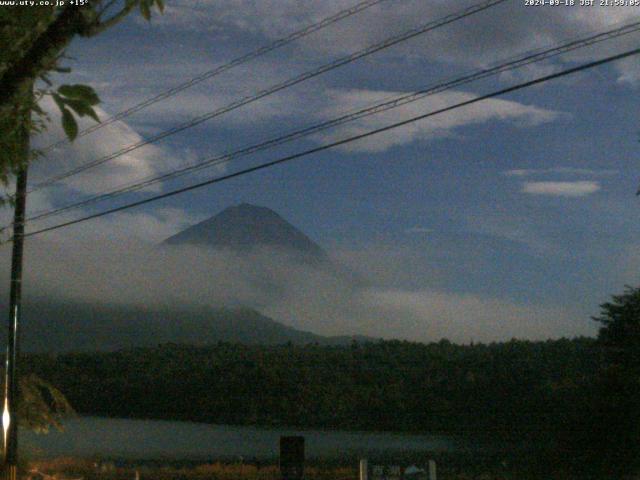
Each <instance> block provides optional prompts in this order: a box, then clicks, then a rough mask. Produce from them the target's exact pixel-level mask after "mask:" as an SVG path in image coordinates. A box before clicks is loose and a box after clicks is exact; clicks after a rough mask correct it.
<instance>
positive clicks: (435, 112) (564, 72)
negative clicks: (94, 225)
mask: <svg viewBox="0 0 640 480" xmlns="http://www.w3.org/2000/svg"><path fill="white" fill-rule="evenodd" d="M639 53H640V48H635V49H631V50H627V51H625V52H622V53H619V54H615V55H611V56H608V57H605V58H602V59H599V60H595V61H592V62H588V63H584V64H582V65H578V66H576V67H572V68H568V69H565V70H561V71H559V72H556V73H552V74H549V75H544V76H541V77H538V78H535V79H533V80H529V81H526V82H521V83H518V84H516V85H512V86H510V87H506V88H502V89H499V90H496V91H494V92H491V93H488V94H485V95H481V96H478V97H475V98H472V99H469V100H465V101H462V102H458V103H456V104H454V105H450V106H448V107H444V108H440V109H437V110H433V111H430V112H427V113H423V114H421V115H417V116H413V117H411V118H408V119H405V120H402V121H399V122H394V123H392V124H389V125H386V126H384V127H380V128H376V129H374V130H370V131H368V132H365V133H361V134H358V135H353V136H350V137H347V138H344V139H341V140H338V141H335V142H331V143H328V144H325V145H321V146H318V147H315V148H311V149H308V150H305V151H302V152H299V153H295V154H292V155H287V156H285V157H281V158H278V159H276V160H272V161H270V162H266V163H262V164H260V165H256V166H253V167H249V168H246V169H243V170H240V171H236V172H233V173H230V174H226V175H223V176H219V177H214V178H210V179H208V180H205V181H202V182H198V183H195V184H192V185H189V186H186V187H182V188H179V189H176V190H172V191H170V192H165V193H162V194H158V195H155V196H153V197H150V198H146V199H143V200H139V201H136V202H131V203H128V204H126V205H121V206H119V207H115V208H111V209H108V210H103V211H101V212H98V213H94V214H91V215H87V216H84V217H81V218H77V219H74V220H70V221H66V222H62V223H59V224H56V225H52V226H49V227H45V228H41V229H38V230H35V231H31V232H28V233H26V234H25V235H24V236H25V237H31V236H35V235H40V234H43V233H46V232H51V231H54V230H58V229H61V228H65V227H69V226H71V225H76V224H79V223H83V222H86V221H88V220H92V219H95V218H99V217H102V216H105V215H109V214H111V213H116V212H121V211H124V210H128V209H130V208H134V207H138V206H141V205H145V204H148V203H151V202H155V201H158V200H161V199H165V198H169V197H172V196H175V195H179V194H181V193H185V192H189V191H192V190H196V189H199V188H202V187H205V186H208V185H213V184H216V183H221V182H224V181H227V180H231V179H233V178H237V177H240V176H244V175H247V174H249V173H253V172H257V171H260V170H264V169H267V168H271V167H274V166H276V165H280V164H283V163H287V162H291V161H293V160H296V159H299V158H302V157H306V156H308V155H312V154H315V153H319V152H322V151H325V150H329V149H331V148H335V147H338V146H341V145H345V144H348V143H351V142H355V141H358V140H362V139H364V138H368V137H370V136H373V135H377V134H380V133H383V132H387V131H390V130H393V129H396V128H399V127H402V126H404V125H408V124H411V123H414V122H417V121H420V120H424V119H426V118H429V117H433V116H435V115H440V114H442V113H446V112H450V111H453V110H456V109H459V108H462V107H465V106H468V105H472V104H475V103H478V102H482V101H484V100H488V99H491V98H494V97H498V96H502V95H505V94H508V93H511V92H515V91H518V90H522V89H525V88H528V87H531V86H534V85H538V84H541V83H544V82H548V81H550V80H554V79H557V78H561V77H564V76H567V75H572V74H574V73H578V72H581V71H584V70H587V69H591V68H594V67H597V66H600V65H604V64H607V63H611V62H614V61H618V60H622V59H624V58H628V57H631V56H634V55H638V54H639Z"/></svg>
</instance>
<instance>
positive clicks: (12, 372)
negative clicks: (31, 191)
mask: <svg viewBox="0 0 640 480" xmlns="http://www.w3.org/2000/svg"><path fill="white" fill-rule="evenodd" d="M23 134H24V138H22V139H21V141H22V142H23V144H22V146H21V147H22V148H24V158H23V163H22V165H20V166H19V167H18V171H17V174H16V194H15V210H14V215H13V249H12V253H11V291H10V294H9V295H10V296H9V325H8V327H9V328H8V335H7V352H6V360H5V362H6V363H5V378H4V406H3V409H2V427H3V431H4V444H3V453H4V456H3V464H2V466H3V474H4V480H17V477H18V472H17V465H18V416H17V414H16V413H17V409H18V369H17V362H18V354H19V351H18V326H19V324H20V317H21V313H22V311H21V310H22V304H21V297H22V254H23V247H24V220H25V210H26V203H27V168H28V167H27V161H28V158H29V126H28V122H27V125H26V126H25V128H24V130H23Z"/></svg>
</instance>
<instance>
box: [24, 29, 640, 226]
mask: <svg viewBox="0 0 640 480" xmlns="http://www.w3.org/2000/svg"><path fill="white" fill-rule="evenodd" d="M639 30H640V21H636V22H633V23H630V24H626V25H623V26H621V27H619V28H615V29H610V30H607V31H604V32H600V33H597V34H594V35H590V36H588V37H584V38H579V39H576V40H572V41H569V42H566V43H563V44H561V45H557V46H555V47H552V48H547V49H537V50H535V51H533V52H532V53H527V54H525V55H524V56H520V57H516V58H515V59H513V60H510V61H507V62H504V61H503V62H502V63H498V64H495V65H494V66H491V67H488V68H485V69H481V70H479V71H475V72H472V73H470V74H467V75H463V76H461V77H456V78H454V79H452V80H448V81H444V82H440V83H438V84H435V85H432V86H429V87H426V88H424V89H421V90H418V91H415V92H411V93H408V94H405V95H400V96H395V97H391V98H389V99H387V100H385V101H383V102H381V103H377V104H374V105H372V106H369V107H366V108H363V109H359V110H356V111H353V112H351V113H348V114H345V115H342V116H340V117H337V118H334V119H331V120H328V121H325V122H321V123H318V124H315V125H312V126H309V127H305V128H303V129H298V130H295V131H293V132H290V133H287V134H284V135H281V136H279V137H276V138H273V139H270V140H267V141H264V142H260V143H257V144H254V145H251V146H248V147H243V148H241V149H238V150H235V151H233V152H229V153H225V154H223V155H218V156H214V157H212V158H209V159H206V160H202V161H200V162H198V163H196V164H195V165H189V166H187V167H183V168H180V169H176V170H172V171H169V172H166V173H163V174H160V175H155V176H149V177H147V178H145V179H141V180H138V181H136V182H133V183H129V184H127V185H121V186H119V187H116V188H115V189H113V190H110V191H107V192H103V193H100V194H98V195H95V196H93V197H89V198H87V199H83V200H81V201H78V202H74V203H70V204H68V205H64V206H61V207H58V208H55V209H49V210H44V211H41V212H36V213H35V214H33V215H31V216H30V217H28V218H27V219H26V220H25V221H26V222H32V221H36V220H41V219H44V218H48V217H51V216H54V215H58V214H60V213H63V212H65V211H69V210H71V209H75V208H79V207H82V206H86V205H90V204H94V203H98V202H101V201H105V200H108V199H111V198H114V197H117V196H119V195H123V194H126V193H132V192H135V191H138V190H141V189H143V188H146V187H149V186H151V185H154V184H156V183H159V182H163V181H166V180H170V179H174V178H178V177H181V176H184V175H187V174H190V173H193V172H196V171H200V170H203V169H205V168H211V167H212V166H217V165H221V164H226V163H229V162H231V161H233V160H237V159H239V158H243V157H245V156H247V155H250V154H253V153H256V152H259V151H262V150H265V149H268V148H272V147H274V146H278V145H282V144H284V143H288V142H291V141H293V140H297V139H300V138H303V137H307V136H309V135H311V134H314V133H318V132H320V131H323V130H326V129H328V128H333V127H335V126H338V125H342V124H345V123H347V122H351V121H354V120H358V119H362V118H365V117H368V116H371V115H375V114H378V113H381V112H385V111H387V110H391V109H394V108H397V107H400V106H403V105H406V104H409V103H413V102H416V101H418V100H421V99H423V98H425V97H427V96H430V95H434V94H437V93H441V92H444V91H446V90H450V89H452V88H455V87H458V86H460V85H464V84H468V83H471V82H474V81H478V80H481V79H484V78H487V77H490V76H495V75H498V74H500V73H504V72H507V71H511V70H514V69H517V68H521V67H523V66H526V65H530V64H532V63H536V62H540V61H543V60H547V59H549V58H553V57H556V56H558V55H561V54H564V53H567V52H571V51H574V50H577V49H580V48H585V47H587V46H591V45H594V44H597V43H600V42H603V41H605V40H610V39H613V38H618V37H620V36H623V35H628V34H631V33H635V32H637V31H639Z"/></svg>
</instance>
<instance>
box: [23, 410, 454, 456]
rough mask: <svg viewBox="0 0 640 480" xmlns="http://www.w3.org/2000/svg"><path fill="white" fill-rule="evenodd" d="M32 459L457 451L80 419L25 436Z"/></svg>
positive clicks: (404, 439)
mask: <svg viewBox="0 0 640 480" xmlns="http://www.w3.org/2000/svg"><path fill="white" fill-rule="evenodd" d="M20 435H21V436H20V445H21V448H25V449H27V450H28V451H29V452H30V456H32V457H57V456H79V457H110V458H120V459H128V460H135V459H168V460H174V459H175V460H195V461H197V460H202V461H206V460H211V459H216V458H232V457H235V458H238V457H243V458H245V459H273V458H276V457H277V456H278V448H279V447H278V446H279V438H280V436H281V435H303V436H304V437H305V439H306V455H307V457H308V458H315V459H337V458H344V457H345V456H370V455H372V454H375V453H376V452H385V453H386V454H393V453H401V452H412V453H418V454H419V453H420V452H429V451H431V452H433V451H450V450H453V449H454V443H455V442H454V440H453V438H452V437H446V436H438V435H407V434H395V433H367V432H344V431H319V430H295V429H265V428H256V427H237V426H227V425H209V424H202V423H189V422H170V421H157V420H127V419H113V418H95V417H80V418H75V419H69V420H67V421H66V422H65V431H64V432H58V431H52V432H51V433H49V434H46V435H42V434H35V433H33V432H27V431H23V432H21V434H20Z"/></svg>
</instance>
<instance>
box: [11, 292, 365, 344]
mask: <svg viewBox="0 0 640 480" xmlns="http://www.w3.org/2000/svg"><path fill="white" fill-rule="evenodd" d="M0 315H5V316H6V311H0ZM2 318H4V316H3V317H2ZM20 334H21V343H22V345H23V349H24V350H25V351H30V352H69V351H110V350H119V349H122V348H132V347H152V346H156V345H158V344H162V343H167V342H173V343H184V344H191V345H211V344H215V343H218V342H230V343H244V344H249V345H256V344H260V345H278V344H283V343H287V342H291V343H294V344H298V345H304V344H307V343H319V344H321V345H339V344H348V343H349V342H351V340H352V337H348V336H344V337H324V336H321V335H316V334H313V333H310V332H306V331H303V330H297V329H295V328H292V327H288V326H286V325H283V324H281V323H279V322H276V321H275V320H273V319H271V318H269V317H267V316H265V315H262V314H260V313H259V312H257V311H256V310H252V309H250V308H208V307H184V308H180V309H178V308H167V307H165V308H161V307H153V308H146V307H139V306H107V305H94V304H88V303H87V304H83V303H75V302H74V303H69V302H67V303H58V302H50V301H28V302H26V303H25V307H24V314H23V321H22V326H21V332H20ZM5 335H6V333H5V332H4V331H3V332H2V335H0V341H2V344H4V342H5V341H6V336H5ZM356 338H357V339H358V340H362V338H361V337H356Z"/></svg>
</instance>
